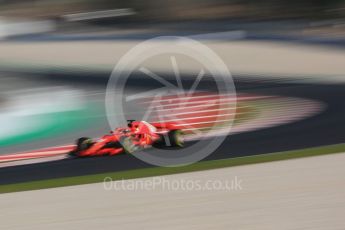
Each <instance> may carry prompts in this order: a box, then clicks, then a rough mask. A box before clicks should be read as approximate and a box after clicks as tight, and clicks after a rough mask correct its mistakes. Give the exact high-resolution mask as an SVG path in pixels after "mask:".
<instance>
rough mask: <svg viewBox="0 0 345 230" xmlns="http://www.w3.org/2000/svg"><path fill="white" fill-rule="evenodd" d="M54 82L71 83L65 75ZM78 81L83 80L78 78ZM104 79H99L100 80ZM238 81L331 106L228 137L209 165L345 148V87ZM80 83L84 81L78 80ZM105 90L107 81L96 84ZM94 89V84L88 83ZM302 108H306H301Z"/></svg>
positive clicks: (48, 172) (121, 165)
mask: <svg viewBox="0 0 345 230" xmlns="http://www.w3.org/2000/svg"><path fill="white" fill-rule="evenodd" d="M50 79H51V80H52V81H53V82H54V81H55V83H56V82H60V81H66V80H67V79H70V78H69V77H66V78H65V79H63V78H62V77H61V76H59V77H57V78H56V79H54V77H51V78H50ZM73 79H74V81H77V82H78V80H75V79H78V78H73ZM99 79H100V78H99ZM243 79H244V78H243V76H242V78H237V77H236V76H235V85H236V89H237V92H244V93H246V92H248V93H256V94H265V95H281V96H290V97H301V98H308V99H314V100H319V101H322V102H324V103H326V104H327V108H326V110H325V111H323V112H322V113H320V114H317V115H315V116H313V117H310V118H307V119H304V120H300V121H297V122H295V123H292V124H286V125H281V126H277V127H272V128H266V129H261V130H257V131H253V132H247V133H240V134H236V135H231V136H228V137H227V138H226V139H225V141H224V142H223V143H222V145H221V146H220V147H219V148H218V149H217V150H216V151H215V152H214V153H212V154H211V155H210V156H208V157H207V158H206V159H204V160H217V159H224V158H235V157H241V156H251V155H258V154H265V153H270V152H279V151H286V150H294V149H301V148H307V147H315V146H321V145H329V144H337V143H343V142H344V141H345V132H344V130H345V119H344V118H345V100H344V98H345V85H342V84H337V85H326V84H322V85H317V84H293V83H286V82H285V83H284V81H282V82H277V81H262V80H260V81H257V82H255V81H251V82H248V81H243ZM79 82H80V81H79ZM91 83H92V84H91V87H93V86H95V85H96V83H97V87H100V88H102V87H104V86H105V83H106V81H104V80H97V81H92V82H91ZM83 84H84V86H85V87H90V85H88V84H89V83H86V82H84V83H83ZM301 109H303V108H301ZM146 167H152V165H149V164H146V163H144V162H142V161H141V160H139V159H137V158H135V157H133V156H130V155H118V156H115V157H93V158H83V159H64V160H58V161H52V162H46V163H38V164H31V165H22V166H14V167H5V168H0V184H2V185H3V184H11V183H20V182H27V181H35V180H43V179H52V178H61V177H70V176H81V175H90V174H96V173H106V172H114V171H123V170H130V169H138V168H146Z"/></svg>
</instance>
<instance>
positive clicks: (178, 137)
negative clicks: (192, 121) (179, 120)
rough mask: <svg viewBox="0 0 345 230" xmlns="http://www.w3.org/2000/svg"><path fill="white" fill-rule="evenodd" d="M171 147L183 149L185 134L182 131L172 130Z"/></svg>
mask: <svg viewBox="0 0 345 230" xmlns="http://www.w3.org/2000/svg"><path fill="white" fill-rule="evenodd" d="M168 137H169V142H170V146H173V147H181V148H182V147H183V146H184V134H183V132H182V130H179V129H177V130H171V131H169V132H168Z"/></svg>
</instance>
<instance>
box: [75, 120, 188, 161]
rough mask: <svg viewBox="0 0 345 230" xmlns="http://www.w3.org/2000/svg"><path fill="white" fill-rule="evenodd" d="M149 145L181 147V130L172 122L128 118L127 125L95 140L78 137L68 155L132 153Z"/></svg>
mask: <svg viewBox="0 0 345 230" xmlns="http://www.w3.org/2000/svg"><path fill="white" fill-rule="evenodd" d="M151 146H159V147H164V146H175V147H183V146H184V139H183V132H182V131H181V130H180V129H178V128H177V127H176V125H175V124H173V123H163V124H161V123H148V122H146V121H134V120H129V121H128V127H126V128H117V129H115V130H114V131H111V132H110V134H107V135H104V136H103V137H101V138H99V139H97V140H93V139H91V138H87V137H82V138H79V139H78V140H77V141H76V147H75V148H74V149H73V150H72V151H71V152H70V153H69V155H70V156H73V157H88V156H99V155H116V154H120V153H134V152H135V151H138V150H141V149H145V148H148V147H151Z"/></svg>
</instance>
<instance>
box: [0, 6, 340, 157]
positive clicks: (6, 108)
mask: <svg viewBox="0 0 345 230" xmlns="http://www.w3.org/2000/svg"><path fill="white" fill-rule="evenodd" d="M157 36H185V37H189V38H192V39H195V40H198V41H200V42H202V43H204V44H206V45H207V46H208V47H209V48H211V49H212V50H213V51H215V52H216V54H217V55H218V56H219V57H220V58H221V59H222V60H223V61H224V62H225V64H226V65H227V67H228V68H229V70H230V71H231V73H232V74H233V76H234V79H235V84H236V88H237V90H238V92H240V93H241V92H242V91H246V90H247V91H248V87H247V86H246V85H245V83H243V82H248V81H249V82H251V83H253V82H257V83H261V84H268V83H267V82H276V83H277V82H284V81H288V82H290V83H291V82H294V83H296V82H297V83H303V82H309V83H315V82H319V83H320V82H323V83H325V84H329V83H330V82H331V83H334V82H336V83H342V82H343V81H344V78H343V76H344V74H345V67H344V66H345V65H344V63H345V52H344V49H343V48H344V46H345V1H344V0H314V1H311V0H309V1H307V0H305V1H297V0H292V1H291V0H290V1H287V0H274V1H273V0H260V1H252V0H183V1H182V0H166V1H158V0H147V1H139V0H126V1H124V0H97V1H95V0H68V1H67V0H66V1H65V0H11V1H10V0H0V90H1V91H0V122H1V124H2V127H3V128H2V131H0V153H3V154H4V153H11V152H16V151H22V150H31V149H37V148H41V147H50V146H55V145H61V144H70V143H71V142H73V140H74V139H75V138H77V137H79V136H80V135H83V134H89V135H91V136H98V135H100V134H103V133H104V132H106V131H108V130H109V126H108V124H107V122H106V119H105V111H104V110H105V109H104V96H105V86H106V83H107V80H108V78H109V76H110V73H111V71H112V69H113V68H114V66H115V65H116V63H117V62H118V60H119V59H120V58H121V57H122V56H123V55H124V54H125V53H126V52H128V51H129V50H130V49H131V48H133V47H134V46H135V45H137V44H139V43H140V42H142V41H145V40H147V39H150V38H155V37H157ZM167 43H169V39H168V40H167ZM177 62H178V61H177ZM179 67H180V71H181V74H182V78H184V77H185V76H187V75H193V74H197V73H198V72H196V71H199V70H197V69H196V66H193V65H189V64H187V62H184V65H183V64H182V63H180V65H179ZM147 68H149V69H150V70H152V71H153V72H157V73H158V72H159V73H162V76H168V75H169V74H171V73H172V72H173V71H172V69H171V63H170V62H164V60H163V59H158V60H153V61H151V62H150V64H149V66H147ZM195 76H196V75H195ZM140 81H143V80H140ZM140 81H139V82H140ZM139 84H140V83H139ZM137 85H138V84H137ZM137 85H136V86H137ZM293 91H294V90H290V92H293ZM297 96H299V95H297ZM86 123H87V124H89V125H84V124H86ZM312 144H314V145H315V144H317V142H315V143H312ZM290 148H292V147H291V146H290ZM272 150H273V149H272ZM277 150H280V149H279V148H278V149H277Z"/></svg>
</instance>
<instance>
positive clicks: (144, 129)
mask: <svg viewBox="0 0 345 230" xmlns="http://www.w3.org/2000/svg"><path fill="white" fill-rule="evenodd" d="M133 128H134V133H135V134H150V133H154V132H156V131H157V129H156V127H154V126H153V125H151V124H150V123H148V122H146V121H140V122H137V123H135V124H133Z"/></svg>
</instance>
